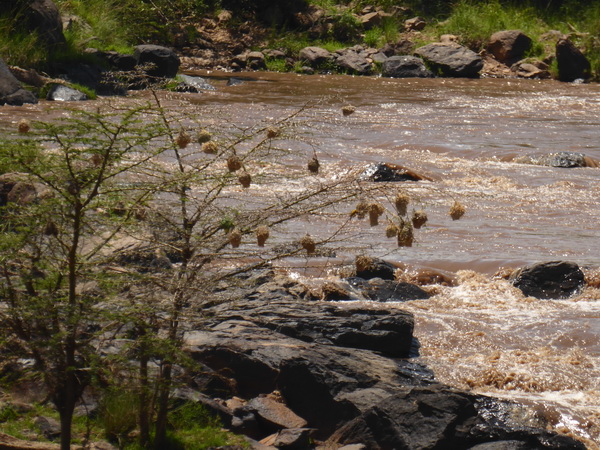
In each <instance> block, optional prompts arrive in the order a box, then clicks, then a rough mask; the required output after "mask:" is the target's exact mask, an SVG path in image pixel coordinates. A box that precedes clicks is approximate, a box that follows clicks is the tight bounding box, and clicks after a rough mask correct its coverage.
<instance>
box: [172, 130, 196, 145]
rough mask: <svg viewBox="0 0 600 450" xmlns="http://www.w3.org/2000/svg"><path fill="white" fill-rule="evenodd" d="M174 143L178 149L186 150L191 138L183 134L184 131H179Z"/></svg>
mask: <svg viewBox="0 0 600 450" xmlns="http://www.w3.org/2000/svg"><path fill="white" fill-rule="evenodd" d="M175 142H176V143H177V146H178V147H179V148H186V147H187V146H188V144H189V143H190V142H192V138H191V137H190V135H189V134H187V133H186V132H185V130H181V131H180V132H179V134H178V135H177V138H176V139H175Z"/></svg>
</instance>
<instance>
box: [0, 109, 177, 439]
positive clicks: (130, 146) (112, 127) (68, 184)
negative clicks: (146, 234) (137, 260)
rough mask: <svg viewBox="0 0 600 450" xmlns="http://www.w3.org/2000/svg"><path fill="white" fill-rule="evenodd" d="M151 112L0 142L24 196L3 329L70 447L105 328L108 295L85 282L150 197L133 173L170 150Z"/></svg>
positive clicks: (0, 264) (5, 279)
mask: <svg viewBox="0 0 600 450" xmlns="http://www.w3.org/2000/svg"><path fill="white" fill-rule="evenodd" d="M147 111H148V107H141V108H136V109H132V110H129V111H116V110H113V111H111V112H109V113H102V114H101V113H75V114H74V115H73V116H72V117H71V118H69V119H68V120H64V121H60V122H58V123H53V124H50V123H36V124H35V126H34V127H33V128H32V129H31V130H29V125H27V124H23V123H22V124H20V127H19V129H20V131H21V133H22V136H21V137H19V138H14V139H13V140H10V141H5V142H3V143H2V149H3V151H2V162H1V164H0V165H2V166H4V167H10V168H11V169H12V170H13V171H14V172H18V173H19V175H14V174H13V175H12V177H13V180H12V181H11V180H10V176H9V177H8V180H6V179H5V182H4V187H7V188H11V190H10V194H13V193H14V192H15V191H16V192H17V194H15V195H13V198H12V199H10V198H7V199H6V200H8V201H6V202H5V203H6V204H5V205H4V206H2V208H1V211H0V215H1V217H2V223H1V225H0V232H1V233H0V238H1V241H0V242H1V245H2V248H1V250H2V252H1V253H0V271H1V273H2V281H1V282H0V294H1V296H2V302H3V306H4V307H3V308H2V310H0V322H1V323H2V330H1V331H2V333H3V334H5V336H6V337H7V339H8V340H9V341H10V342H11V346H10V348H11V350H12V351H13V352H14V354H15V355H16V356H19V357H28V358H32V359H33V361H34V363H35V369H36V371H37V372H38V373H39V374H40V376H41V377H42V378H43V380H44V382H45V386H46V388H47V389H48V394H49V398H50V399H51V400H52V402H53V403H54V404H55V405H56V407H57V409H58V411H59V414H60V422H61V448H63V449H67V448H70V443H71V422H72V417H73V410H74V407H75V404H76V402H77V401H78V399H79V397H80V395H81V393H82V391H83V389H84V388H85V387H86V386H87V385H88V384H89V383H90V381H91V376H92V374H91V363H92V359H93V358H94V357H95V354H94V353H95V352H94V348H93V344H94V336H95V334H96V331H97V329H98V327H100V326H101V325H102V323H103V321H102V320H101V317H100V310H99V309H98V308H96V305H97V303H98V302H99V301H100V300H102V299H103V298H102V297H101V296H100V297H98V296H97V295H94V293H93V292H86V289H84V286H85V285H86V284H88V285H89V283H90V282H96V283H101V282H102V278H103V273H102V271H101V269H100V267H101V266H100V265H101V264H102V261H103V260H104V259H105V258H106V249H107V248H108V246H109V245H110V244H111V242H112V241H113V240H114V239H115V237H116V236H118V234H119V233H120V232H121V231H122V230H123V229H124V227H125V226H129V225H130V224H131V222H132V220H133V217H134V215H135V208H134V207H138V206H139V205H141V204H142V203H143V202H144V201H146V200H147V199H148V198H149V197H150V196H151V194H152V190H151V189H149V188H148V186H147V185H143V186H136V185H134V184H132V183H126V182H125V180H126V176H127V175H128V174H130V173H133V172H139V171H143V169H144V167H146V166H147V164H148V163H149V162H150V161H151V160H152V159H153V158H155V157H156V156H157V155H159V154H160V153H161V152H162V151H163V150H164V148H162V147H160V146H155V145H152V146H151V145H150V143H155V142H157V141H158V140H159V139H160V137H161V136H163V135H164V133H165V131H166V130H165V129H164V127H162V126H160V124H155V126H151V127H146V126H145V124H143V123H142V122H141V118H142V117H143V115H144V114H145V113H146V112H147ZM14 177H17V178H16V180H15V179H14ZM5 178H6V176H5ZM7 190H8V189H7ZM19 192H21V193H22V195H18V194H19Z"/></svg>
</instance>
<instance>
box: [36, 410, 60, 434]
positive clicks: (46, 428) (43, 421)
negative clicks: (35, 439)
mask: <svg viewBox="0 0 600 450" xmlns="http://www.w3.org/2000/svg"><path fill="white" fill-rule="evenodd" d="M34 423H35V426H36V427H37V428H38V429H39V430H40V432H41V433H42V435H43V436H44V437H45V438H46V439H54V438H56V437H58V436H60V423H59V422H58V420H56V419H53V418H52V417H46V416H38V417H36V418H35V420H34Z"/></svg>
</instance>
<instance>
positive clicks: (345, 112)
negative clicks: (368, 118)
mask: <svg viewBox="0 0 600 450" xmlns="http://www.w3.org/2000/svg"><path fill="white" fill-rule="evenodd" d="M355 111H356V108H355V107H354V106H352V105H346V106H344V107H342V114H343V115H344V116H349V115H350V114H354V112H355Z"/></svg>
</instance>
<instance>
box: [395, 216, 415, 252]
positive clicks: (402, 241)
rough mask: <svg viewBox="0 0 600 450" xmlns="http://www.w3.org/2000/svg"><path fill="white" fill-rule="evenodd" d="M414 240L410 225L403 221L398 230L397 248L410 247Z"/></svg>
mask: <svg viewBox="0 0 600 450" xmlns="http://www.w3.org/2000/svg"><path fill="white" fill-rule="evenodd" d="M414 239H415V237H414V233H413V227H412V223H410V222H408V221H404V220H403V221H402V223H401V224H400V228H399V230H398V247H412V245H413V241H414Z"/></svg>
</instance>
